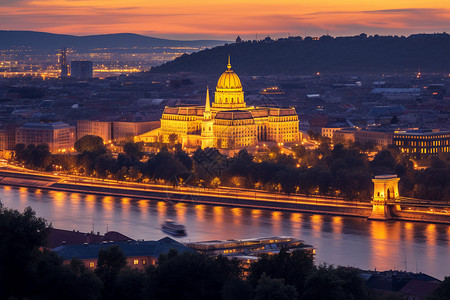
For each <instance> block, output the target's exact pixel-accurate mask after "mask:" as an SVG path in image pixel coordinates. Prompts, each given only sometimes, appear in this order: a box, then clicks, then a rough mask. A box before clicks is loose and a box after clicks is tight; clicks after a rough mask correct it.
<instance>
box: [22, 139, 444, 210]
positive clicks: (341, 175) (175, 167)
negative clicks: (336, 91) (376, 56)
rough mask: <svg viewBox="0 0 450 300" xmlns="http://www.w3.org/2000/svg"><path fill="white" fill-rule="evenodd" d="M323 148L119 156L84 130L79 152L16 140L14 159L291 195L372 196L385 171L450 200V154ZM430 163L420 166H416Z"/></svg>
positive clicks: (409, 189)
mask: <svg viewBox="0 0 450 300" xmlns="http://www.w3.org/2000/svg"><path fill="white" fill-rule="evenodd" d="M316 139H317V142H318V147H317V149H314V150H309V149H306V148H305V147H304V146H302V145H298V146H294V147H293V148H292V150H293V151H292V152H293V154H292V155H287V154H285V153H283V151H281V150H280V148H278V147H277V146H274V147H270V148H267V147H265V149H264V151H262V152H258V153H257V154H255V155H250V154H249V153H247V151H246V150H241V151H240V152H239V153H238V154H237V155H235V156H233V157H226V156H224V155H221V154H220V153H219V151H218V150H217V149H209V148H208V149H205V150H201V149H198V150H196V151H195V152H194V153H193V155H191V156H190V155H188V154H187V153H185V152H184V151H183V150H182V148H181V145H180V144H177V143H176V142H175V139H172V141H171V143H170V144H161V143H157V145H154V146H156V147H158V148H159V152H157V153H155V154H150V155H145V156H144V154H143V152H142V148H143V145H142V144H140V143H134V142H128V143H125V144H124V145H123V150H124V151H123V152H124V153H121V154H119V155H118V156H117V157H116V156H114V155H113V154H112V152H111V151H110V150H109V148H108V146H107V145H105V144H104V143H103V140H102V139H101V138H100V137H97V136H85V137H83V138H81V139H80V140H78V141H77V142H76V144H75V149H76V150H77V152H78V154H77V155H70V154H51V153H50V152H49V148H48V146H47V145H45V144H43V145H37V146H34V145H24V144H18V145H17V146H16V149H15V160H16V161H17V162H19V163H21V164H23V165H25V166H26V167H28V168H32V169H37V170H43V171H53V170H55V166H58V168H59V171H62V172H67V173H71V174H83V175H89V176H96V177H99V178H110V179H115V180H131V181H138V182H144V183H151V182H155V183H167V184H168V183H170V184H173V185H179V184H183V185H193V186H202V187H211V188H215V187H217V186H219V185H220V186H238V187H242V188H252V189H255V188H256V189H263V190H267V191H272V192H282V193H286V194H292V193H299V194H306V195H311V194H316V195H326V196H334V197H343V198H347V199H360V200H368V199H370V198H371V196H372V193H373V185H372V182H371V179H372V178H373V177H374V176H375V175H380V174H397V175H399V176H400V178H401V180H400V187H399V188H400V194H401V195H402V196H408V197H414V198H422V199H428V200H441V201H448V199H450V155H449V154H448V153H446V154H442V155H440V156H429V157H425V158H422V159H418V158H414V159H413V158H411V157H408V156H407V155H406V154H404V153H401V152H400V151H399V150H398V149H397V148H396V147H390V148H388V149H386V150H381V151H379V152H378V153H377V154H376V155H375V157H373V159H371V160H369V157H368V153H369V150H370V147H367V146H364V145H359V144H336V145H334V147H332V146H331V143H330V140H329V139H327V138H322V137H320V136H319V137H316ZM417 164H419V165H421V166H426V168H420V170H419V169H417V168H415V165H417Z"/></svg>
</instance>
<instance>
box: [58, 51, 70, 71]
mask: <svg viewBox="0 0 450 300" xmlns="http://www.w3.org/2000/svg"><path fill="white" fill-rule="evenodd" d="M59 65H60V67H61V78H62V77H67V76H68V75H69V65H68V64H67V49H66V47H64V48H62V49H61V53H60V54H59Z"/></svg>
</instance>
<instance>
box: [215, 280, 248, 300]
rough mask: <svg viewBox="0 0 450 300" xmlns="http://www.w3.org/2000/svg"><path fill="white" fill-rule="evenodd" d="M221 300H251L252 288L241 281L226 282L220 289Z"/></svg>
mask: <svg viewBox="0 0 450 300" xmlns="http://www.w3.org/2000/svg"><path fill="white" fill-rule="evenodd" d="M221 294H222V299H223V300H250V299H253V289H252V286H251V285H250V284H249V283H248V282H247V281H243V280H241V279H232V280H230V281H227V282H226V283H225V284H224V286H223V288H222V292H221Z"/></svg>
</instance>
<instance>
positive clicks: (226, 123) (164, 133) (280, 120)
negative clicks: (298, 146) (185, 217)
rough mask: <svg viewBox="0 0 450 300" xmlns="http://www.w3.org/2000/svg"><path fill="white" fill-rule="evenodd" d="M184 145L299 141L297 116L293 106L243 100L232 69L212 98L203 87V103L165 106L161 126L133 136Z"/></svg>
mask: <svg viewBox="0 0 450 300" xmlns="http://www.w3.org/2000/svg"><path fill="white" fill-rule="evenodd" d="M174 134H176V138H177V140H178V142H180V143H181V144H182V146H183V148H194V149H197V148H198V147H201V148H202V149H204V148H208V147H214V148H218V149H223V150H225V149H227V150H234V151H236V150H241V149H244V148H248V149H249V150H251V148H255V146H256V145H258V143H268V142H276V143H293V142H298V141H299V136H300V134H299V128H298V116H297V113H296V111H295V108H293V107H287V108H278V107H254V106H247V105H246V103H245V101H244V91H243V90H242V84H241V80H240V79H239V76H238V75H237V74H236V73H235V72H233V70H232V69H231V64H230V59H229V58H228V65H227V70H226V71H225V72H224V73H223V74H222V75H221V76H220V78H219V80H218V82H217V86H216V91H215V94H214V102H213V103H212V104H211V102H210V98H209V89H208V88H207V89H206V101H205V106H184V107H183V106H182V107H168V106H166V107H165V109H164V112H163V115H162V117H161V127H160V128H157V129H154V130H152V131H149V132H147V133H144V134H142V135H139V136H136V137H135V141H136V142H139V141H142V142H145V143H150V142H157V141H163V142H166V143H167V142H169V136H171V137H172V139H173V138H174V137H175V135H174Z"/></svg>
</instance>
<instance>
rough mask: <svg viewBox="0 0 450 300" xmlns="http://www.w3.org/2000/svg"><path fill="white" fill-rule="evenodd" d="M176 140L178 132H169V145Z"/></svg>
mask: <svg viewBox="0 0 450 300" xmlns="http://www.w3.org/2000/svg"><path fill="white" fill-rule="evenodd" d="M177 141H178V134H176V133H171V134H169V145H170V146H173V145H175V143H176V142H177Z"/></svg>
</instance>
